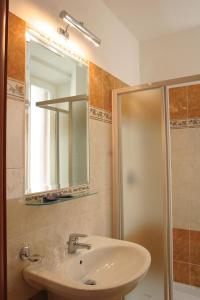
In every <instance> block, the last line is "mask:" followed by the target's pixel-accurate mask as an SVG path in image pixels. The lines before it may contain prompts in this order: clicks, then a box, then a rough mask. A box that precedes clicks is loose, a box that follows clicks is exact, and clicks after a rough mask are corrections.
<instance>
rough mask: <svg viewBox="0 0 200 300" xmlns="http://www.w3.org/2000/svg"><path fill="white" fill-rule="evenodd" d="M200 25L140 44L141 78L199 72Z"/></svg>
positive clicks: (170, 76)
mask: <svg viewBox="0 0 200 300" xmlns="http://www.w3.org/2000/svg"><path fill="white" fill-rule="evenodd" d="M199 53H200V27H198V28H194V29H192V30H187V31H182V32H179V33H176V34H172V35H168V36H163V37H161V38H157V39H153V40H150V41H144V42H141V44H140V72H141V82H142V83H145V82H150V81H151V82H154V81H159V80H165V79H170V78H176V77H182V76H189V75H195V74H199V73H200V60H199Z"/></svg>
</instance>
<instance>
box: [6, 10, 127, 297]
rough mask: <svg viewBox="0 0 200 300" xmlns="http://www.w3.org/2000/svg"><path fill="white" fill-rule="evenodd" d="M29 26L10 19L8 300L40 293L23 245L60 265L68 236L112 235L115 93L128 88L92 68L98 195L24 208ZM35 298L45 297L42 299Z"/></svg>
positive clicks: (93, 183) (94, 185) (92, 156)
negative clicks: (30, 279)
mask: <svg viewBox="0 0 200 300" xmlns="http://www.w3.org/2000/svg"><path fill="white" fill-rule="evenodd" d="M25 27H26V24H25V23H24V22H23V21H22V20H21V19H19V18H18V17H16V16H14V15H13V14H10V16H9V57H8V77H9V80H8V98H7V104H8V110H7V216H8V223H7V226H8V227H7V229H8V299H9V300H16V299H17V300H28V299H29V298H31V297H32V296H33V295H35V294H36V291H35V290H34V289H32V288H30V287H29V286H28V285H27V284H26V283H25V281H24V280H23V278H22V273H21V271H22V269H23V268H24V267H25V265H26V263H23V262H21V261H20V260H19V255H18V254H19V250H20V248H21V247H22V246H23V244H24V241H28V242H29V243H30V245H31V247H32V250H33V252H35V253H39V254H40V255H42V256H44V257H46V258H47V259H49V260H51V259H52V257H54V259H56V261H59V260H60V259H62V257H63V255H64V253H65V247H66V241H67V239H68V236H69V233H70V232H80V231H81V232H83V233H88V234H97V235H105V236H110V235H111V216H112V177H111V176H112V174H111V170H112V168H111V163H112V152H111V151H112V148H111V89H112V88H114V87H119V86H120V87H121V86H124V85H125V84H123V83H122V82H121V81H120V80H118V79H117V78H115V77H113V76H112V75H111V74H109V73H107V72H106V71H104V70H102V69H101V68H99V67H98V66H96V65H95V64H93V63H90V104H91V106H90V174H91V178H90V184H91V189H92V190H94V191H97V195H93V196H90V197H86V198H82V199H77V200H73V201H69V202H67V203H62V204H59V205H53V206H45V207H30V206H29V207H28V206H25V205H24V203H23V195H24V108H25V101H24V86H25V85H24V78H25V67H24V66H25ZM102 220H103V222H102ZM33 299H41V298H40V296H39V295H38V296H36V297H34V298H33Z"/></svg>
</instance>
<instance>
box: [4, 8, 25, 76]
mask: <svg viewBox="0 0 200 300" xmlns="http://www.w3.org/2000/svg"><path fill="white" fill-rule="evenodd" d="M25 31H26V23H25V22H24V21H23V20H21V19H20V18H18V17H17V16H15V15H14V14H12V13H9V20H8V71H7V72H8V73H7V74H8V77H11V78H14V79H16V80H19V81H24V80H25Z"/></svg>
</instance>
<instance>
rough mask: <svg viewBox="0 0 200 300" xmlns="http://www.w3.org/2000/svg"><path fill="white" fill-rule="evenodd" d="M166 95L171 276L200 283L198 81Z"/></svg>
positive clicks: (199, 99) (177, 88) (178, 279)
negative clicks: (170, 155)
mask: <svg viewBox="0 0 200 300" xmlns="http://www.w3.org/2000/svg"><path fill="white" fill-rule="evenodd" d="M169 96H170V113H171V144H172V184H173V186H172V193H173V227H174V229H173V236H174V280H175V281H178V282H182V283H186V284H190V285H194V286H198V287H200V84H194V85H189V86H182V87H176V88H172V89H170V93H169Z"/></svg>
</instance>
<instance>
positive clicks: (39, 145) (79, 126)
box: [25, 33, 89, 194]
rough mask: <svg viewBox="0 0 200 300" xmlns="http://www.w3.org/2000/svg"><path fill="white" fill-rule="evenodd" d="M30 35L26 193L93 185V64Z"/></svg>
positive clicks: (27, 60) (27, 91)
mask: <svg viewBox="0 0 200 300" xmlns="http://www.w3.org/2000/svg"><path fill="white" fill-rule="evenodd" d="M27 36H28V38H27V44H26V99H27V101H26V117H25V120H26V124H25V128H26V134H25V136H26V139H25V140H26V141H25V146H26V159H25V161H26V163H25V164H26V174H25V178H26V180H25V193H26V194H30V193H38V192H44V191H51V190H59V189H65V188H68V187H71V186H79V185H83V184H88V183H89V146H88V145H89V141H88V137H89V135H88V64H87V63H86V62H85V61H83V60H78V59H75V58H74V57H72V56H70V55H67V54H66V53H62V51H58V50H57V49H55V48H54V47H52V45H49V44H48V43H44V41H42V42H41V41H40V40H38V39H36V38H35V37H34V36H32V35H31V34H30V33H28V35H27Z"/></svg>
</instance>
